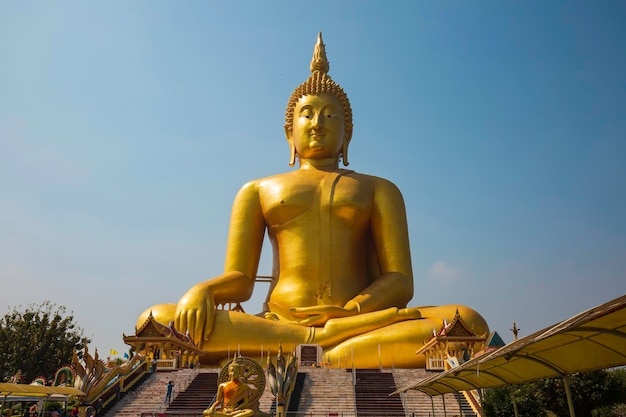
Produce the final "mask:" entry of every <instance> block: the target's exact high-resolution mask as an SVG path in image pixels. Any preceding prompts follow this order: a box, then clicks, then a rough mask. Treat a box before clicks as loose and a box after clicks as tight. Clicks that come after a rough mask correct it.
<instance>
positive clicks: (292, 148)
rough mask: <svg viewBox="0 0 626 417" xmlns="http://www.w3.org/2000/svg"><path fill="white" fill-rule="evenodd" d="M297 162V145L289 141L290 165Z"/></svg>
mask: <svg viewBox="0 0 626 417" xmlns="http://www.w3.org/2000/svg"><path fill="white" fill-rule="evenodd" d="M295 164H296V145H294V144H293V142H292V141H289V166H290V167H292V166H294V165H295Z"/></svg>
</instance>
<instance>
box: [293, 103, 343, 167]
mask: <svg viewBox="0 0 626 417" xmlns="http://www.w3.org/2000/svg"><path fill="white" fill-rule="evenodd" d="M285 133H286V134H287V140H288V141H289V142H290V143H292V144H293V145H294V146H295V148H296V152H297V153H298V155H300V158H304V159H322V158H330V157H337V156H338V155H339V153H340V152H341V149H342V147H343V142H344V140H345V125H344V119H343V108H342V107H341V103H340V102H339V99H338V98H337V97H335V96H334V95H332V94H320V95H306V96H303V97H301V98H300V100H298V102H297V103H296V107H295V108H294V112H293V125H292V127H291V129H290V130H287V131H286V132H285Z"/></svg>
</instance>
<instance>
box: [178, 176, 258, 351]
mask: <svg viewBox="0 0 626 417" xmlns="http://www.w3.org/2000/svg"><path fill="white" fill-rule="evenodd" d="M264 233H265V222H264V220H263V213H262V212H261V205H260V203H259V198H258V193H257V190H256V184H255V183H254V182H251V183H248V184H246V185H245V186H244V187H243V188H242V189H241V190H240V191H239V193H238V194H237V197H236V198H235V202H234V203H233V209H232V215H231V221H230V230H229V234H228V246H227V249H226V261H225V266H224V273H223V274H222V275H219V276H217V277H215V278H212V279H209V280H207V281H204V282H201V283H199V284H196V285H194V286H193V287H191V289H189V291H187V293H185V295H183V297H181V299H180V300H179V302H178V304H177V306H176V313H175V326H176V328H177V329H178V330H179V331H181V332H186V331H189V333H190V335H191V337H192V338H193V340H194V341H199V340H204V339H206V338H207V337H208V336H209V334H210V333H211V330H212V328H213V319H214V312H215V305H216V304H223V303H239V302H243V301H246V300H248V299H250V297H251V295H252V290H253V288H254V279H255V277H256V270H257V267H258V263H259V258H260V256H261V248H262V245H263V236H264Z"/></svg>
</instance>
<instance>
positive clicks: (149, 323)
mask: <svg viewBox="0 0 626 417" xmlns="http://www.w3.org/2000/svg"><path fill="white" fill-rule="evenodd" d="M123 338H124V343H126V344H128V345H133V344H136V343H140V342H143V341H153V342H171V343H175V344H177V345H180V346H181V347H184V348H187V349H191V350H194V351H196V352H198V353H204V352H203V351H202V350H201V349H200V348H199V347H198V346H197V344H196V343H194V341H193V339H192V338H191V337H190V336H189V335H188V334H182V333H180V332H179V331H177V330H176V329H175V328H174V323H173V322H171V323H170V324H169V326H166V325H164V324H161V323H159V322H158V321H156V319H155V318H154V316H153V315H152V312H150V315H149V316H148V318H147V319H146V321H145V322H144V323H143V324H142V325H141V327H139V328H138V329H135V335H134V336H126V335H123Z"/></svg>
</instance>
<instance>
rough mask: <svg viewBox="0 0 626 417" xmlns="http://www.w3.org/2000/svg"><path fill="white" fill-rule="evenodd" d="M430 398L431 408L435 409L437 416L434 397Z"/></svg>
mask: <svg viewBox="0 0 626 417" xmlns="http://www.w3.org/2000/svg"><path fill="white" fill-rule="evenodd" d="M429 397H430V406H431V407H432V408H433V416H434V415H435V401H434V400H433V396H432V395H429Z"/></svg>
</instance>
